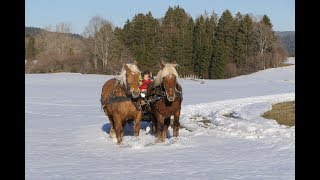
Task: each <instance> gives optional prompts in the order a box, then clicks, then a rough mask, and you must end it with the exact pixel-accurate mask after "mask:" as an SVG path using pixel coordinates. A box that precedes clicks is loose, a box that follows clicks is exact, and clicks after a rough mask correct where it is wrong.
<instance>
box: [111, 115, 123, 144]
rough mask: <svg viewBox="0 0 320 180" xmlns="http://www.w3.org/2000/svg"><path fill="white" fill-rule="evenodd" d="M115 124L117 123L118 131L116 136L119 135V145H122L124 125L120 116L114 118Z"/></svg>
mask: <svg viewBox="0 0 320 180" xmlns="http://www.w3.org/2000/svg"><path fill="white" fill-rule="evenodd" d="M113 119H114V123H115V129H116V135H117V140H118V141H117V144H121V142H122V137H123V123H122V120H121V118H120V117H119V116H114V117H113Z"/></svg>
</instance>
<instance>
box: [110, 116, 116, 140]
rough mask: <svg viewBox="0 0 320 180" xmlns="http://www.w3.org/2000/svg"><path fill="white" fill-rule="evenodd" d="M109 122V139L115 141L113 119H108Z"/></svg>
mask: <svg viewBox="0 0 320 180" xmlns="http://www.w3.org/2000/svg"><path fill="white" fill-rule="evenodd" d="M109 121H110V137H111V139H116V137H117V136H116V130H115V129H114V123H113V118H112V117H109Z"/></svg>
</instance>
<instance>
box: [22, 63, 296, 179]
mask: <svg viewBox="0 0 320 180" xmlns="http://www.w3.org/2000/svg"><path fill="white" fill-rule="evenodd" d="M290 62H293V63H292V64H294V59H293V60H290ZM112 77H113V76H104V75H81V74H70V73H59V74H27V75H26V76H25V80H26V101H25V117H26V125H25V141H26V150H25V155H26V156H25V158H26V166H25V167H26V169H25V173H26V174H25V175H26V179H77V180H79V179H294V178H295V127H286V126H283V125H279V124H277V123H276V121H274V120H266V119H264V118H262V117H261V116H260V114H262V113H263V112H265V111H267V110H270V109H271V104H272V103H276V102H283V101H292V100H294V99H295V65H292V66H287V67H281V68H274V69H267V70H264V71H260V72H257V73H254V74H251V75H246V76H239V77H236V78H232V79H228V80H204V82H205V83H204V84H201V83H200V82H199V81H193V80H183V79H180V82H181V85H182V87H183V91H184V94H183V95H184V100H183V106H182V113H181V119H180V122H181V126H182V127H183V128H182V129H180V138H179V140H178V141H177V142H175V141H173V140H172V138H170V139H168V140H167V141H166V142H165V143H163V144H156V143H154V141H155V138H154V136H152V135H150V134H146V130H145V129H146V127H147V125H148V124H147V123H146V122H143V123H142V124H141V133H140V139H139V140H138V141H134V140H133V129H132V127H131V126H130V125H126V128H125V137H124V143H123V145H122V146H118V145H116V143H115V142H113V141H112V140H111V139H110V138H109V134H108V133H107V132H108V130H109V121H108V119H107V118H106V116H105V115H104V112H103V111H102V110H101V107H100V101H99V99H100V93H101V87H102V85H103V84H104V82H105V81H106V80H108V79H109V78H112ZM224 114H229V115H230V116H229V117H225V116H223V115H224ZM170 134H172V129H170Z"/></svg>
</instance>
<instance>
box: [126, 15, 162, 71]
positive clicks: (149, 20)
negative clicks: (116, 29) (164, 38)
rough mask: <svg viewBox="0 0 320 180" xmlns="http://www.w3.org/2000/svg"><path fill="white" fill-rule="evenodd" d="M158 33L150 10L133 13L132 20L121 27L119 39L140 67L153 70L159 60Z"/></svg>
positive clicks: (157, 23) (156, 24)
mask: <svg viewBox="0 0 320 180" xmlns="http://www.w3.org/2000/svg"><path fill="white" fill-rule="evenodd" d="M159 33H160V25H159V22H158V21H157V20H156V19H155V18H153V16H152V14H151V12H148V13H147V14H145V15H144V14H142V13H139V14H137V15H135V16H134V18H133V19H132V21H130V20H127V22H126V24H125V26H124V28H123V31H122V33H121V34H122V35H121V36H122V37H123V38H121V39H122V41H123V42H124V43H125V45H126V46H127V47H128V48H129V49H130V50H131V52H132V54H133V56H134V59H135V60H137V61H138V63H139V66H140V67H141V68H142V69H149V70H151V71H153V70H155V67H156V66H157V63H158V62H159V60H160V53H159V41H160V39H159Z"/></svg>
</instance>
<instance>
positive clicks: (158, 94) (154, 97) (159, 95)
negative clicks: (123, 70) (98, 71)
mask: <svg viewBox="0 0 320 180" xmlns="http://www.w3.org/2000/svg"><path fill="white" fill-rule="evenodd" d="M124 91H125V94H126V96H115V88H113V92H112V97H110V98H109V99H107V101H106V102H103V101H102V99H100V102H101V104H102V108H103V107H104V106H105V104H112V103H115V102H124V101H131V102H132V103H133V105H134V106H135V107H136V108H137V109H138V110H141V109H142V105H141V103H140V102H138V101H137V99H138V98H136V100H135V99H133V98H132V97H131V96H130V85H129V84H128V87H127V88H126V89H124ZM175 95H176V97H180V98H181V100H182V99H183V96H182V92H181V91H178V89H177V87H175ZM165 98H166V91H165V88H164V86H163V85H160V86H155V87H154V91H153V92H152V93H151V96H150V98H149V99H148V100H147V102H146V107H145V108H144V109H146V108H147V106H149V107H150V103H155V102H157V101H159V100H161V99H165Z"/></svg>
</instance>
